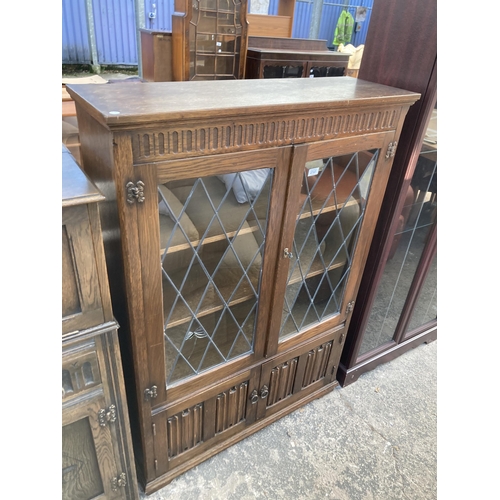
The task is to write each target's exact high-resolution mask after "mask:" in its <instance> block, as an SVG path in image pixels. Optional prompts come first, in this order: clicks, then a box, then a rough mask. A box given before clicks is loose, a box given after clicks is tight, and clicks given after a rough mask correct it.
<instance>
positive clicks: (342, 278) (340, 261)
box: [280, 150, 378, 339]
mask: <svg viewBox="0 0 500 500" xmlns="http://www.w3.org/2000/svg"><path fill="white" fill-rule="evenodd" d="M377 158H378V151H377V150H374V151H362V152H357V153H353V154H349V155H344V156H337V157H330V158H325V159H322V160H317V161H312V162H309V163H308V164H307V165H306V168H305V169H304V174H303V183H302V193H301V201H300V206H299V207H298V208H299V209H298V215H297V221H296V225H295V233H294V241H293V249H292V250H291V254H292V255H291V256H290V258H291V262H290V268H289V274H288V281H287V288H286V293H285V301H284V307H283V313H282V321H281V331H280V339H284V338H287V337H289V336H291V335H294V334H297V333H298V332H300V331H301V330H302V329H304V328H305V327H307V326H311V325H313V324H315V323H318V322H320V321H323V320H324V319H326V318H327V317H329V316H332V315H334V314H337V313H338V312H340V306H341V304H342V299H343V296H344V291H345V286H346V283H347V279H348V276H349V272H350V269H351V265H352V259H353V255H354V249H355V246H356V240H357V237H358V233H359V230H360V227H361V222H362V220H363V216H364V212H365V207H366V201H367V198H368V193H369V190H370V186H371V181H372V177H373V173H374V169H375V165H376V163H377Z"/></svg>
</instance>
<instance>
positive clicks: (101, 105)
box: [66, 77, 420, 128]
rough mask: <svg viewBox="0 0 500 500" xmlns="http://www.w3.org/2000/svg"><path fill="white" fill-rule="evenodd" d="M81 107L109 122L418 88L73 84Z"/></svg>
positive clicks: (355, 98)
mask: <svg viewBox="0 0 500 500" xmlns="http://www.w3.org/2000/svg"><path fill="white" fill-rule="evenodd" d="M66 88H67V91H68V93H69V94H70V96H71V97H72V98H73V99H74V101H75V102H76V104H77V110H78V107H80V106H81V107H82V108H84V109H86V110H87V112H89V113H90V114H91V115H92V116H93V117H94V118H96V119H97V120H98V121H99V122H101V123H103V124H104V125H106V126H108V127H109V128H121V127H130V126H131V125H134V124H135V125H140V124H143V125H146V124H148V123H151V124H154V123H157V122H159V121H165V120H184V119H186V120H189V119H196V118H207V117H210V118H212V117H213V118H214V119H216V118H222V117H228V116H239V117H241V116H243V115H246V116H249V115H252V114H268V115H271V116H272V114H273V113H278V112H280V113H283V112H285V113H286V112H295V113H300V112H307V111H315V110H317V111H318V112H325V111H329V110H335V109H345V108H347V107H354V108H356V107H361V106H375V107H380V106H384V105H394V104H410V105H411V104H413V103H414V102H415V101H416V100H418V98H419V97H420V94H418V93H415V92H411V91H407V90H401V89H397V88H394V87H389V86H386V85H380V84H377V83H372V82H367V81H363V80H359V79H356V78H351V77H336V78H290V79H279V78H276V79H255V80H250V79H248V80H212V81H189V82H115V83H109V84H106V85H91V84H71V85H67V87H66Z"/></svg>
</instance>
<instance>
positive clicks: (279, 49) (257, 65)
mask: <svg viewBox="0 0 500 500" xmlns="http://www.w3.org/2000/svg"><path fill="white" fill-rule="evenodd" d="M348 64H349V54H343V53H341V52H335V51H331V50H328V48H327V46H326V40H311V39H302V38H275V37H266V36H250V37H248V50H247V62H246V73H245V78H249V79H250V78H318V77H332V76H344V75H345V73H346V68H347V66H348Z"/></svg>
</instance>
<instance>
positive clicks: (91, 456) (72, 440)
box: [62, 395, 127, 500]
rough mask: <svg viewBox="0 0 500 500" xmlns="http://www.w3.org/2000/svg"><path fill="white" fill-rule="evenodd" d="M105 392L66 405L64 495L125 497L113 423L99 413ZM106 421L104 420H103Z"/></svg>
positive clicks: (73, 499) (84, 499)
mask: <svg viewBox="0 0 500 500" xmlns="http://www.w3.org/2000/svg"><path fill="white" fill-rule="evenodd" d="M103 408H106V400H105V398H104V396H103V395H97V396H95V397H92V398H91V399H88V400H83V401H80V402H79V403H77V402H75V403H74V404H70V405H66V406H63V417H62V424H63V427H62V498H63V499H64V500H66V499H67V500H89V499H94V498H101V499H113V498H123V489H122V486H124V485H125V484H126V481H127V478H126V475H122V474H123V473H124V471H121V470H120V471H118V470H117V463H116V460H115V456H114V453H113V442H112V436H111V431H110V428H109V424H107V425H102V424H101V423H100V419H99V412H100V410H101V409H103ZM101 420H102V419H101Z"/></svg>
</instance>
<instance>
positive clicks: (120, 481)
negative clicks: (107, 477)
mask: <svg viewBox="0 0 500 500" xmlns="http://www.w3.org/2000/svg"><path fill="white" fill-rule="evenodd" d="M125 486H127V476H126V475H125V472H122V473H121V474H120V475H119V476H118V477H114V478H113V479H111V489H112V490H113V491H117V490H118V488H124V487H125Z"/></svg>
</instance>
